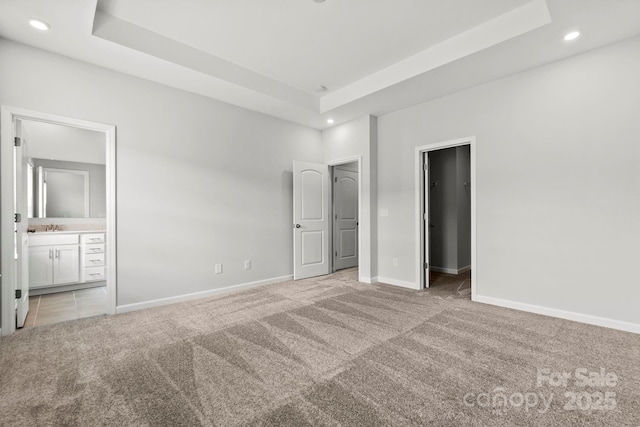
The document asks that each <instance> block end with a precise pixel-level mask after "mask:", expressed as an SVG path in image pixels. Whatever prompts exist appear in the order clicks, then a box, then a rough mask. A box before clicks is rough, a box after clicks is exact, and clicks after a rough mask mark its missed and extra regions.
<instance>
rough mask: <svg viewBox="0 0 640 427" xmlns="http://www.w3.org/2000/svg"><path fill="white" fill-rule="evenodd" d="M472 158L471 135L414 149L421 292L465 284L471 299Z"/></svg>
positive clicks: (473, 238)
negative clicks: (433, 286)
mask: <svg viewBox="0 0 640 427" xmlns="http://www.w3.org/2000/svg"><path fill="white" fill-rule="evenodd" d="M475 156H476V147H475V138H474V137H469V138H464V139H459V140H454V141H446V142H442V143H436V144H430V145H425V146H422V147H417V148H416V151H415V157H416V229H417V230H419V238H418V239H416V240H417V247H416V255H417V257H416V258H417V259H418V260H419V264H418V266H417V272H416V277H417V278H418V284H417V285H418V288H419V289H425V288H429V287H431V286H432V285H439V284H443V285H444V284H446V285H449V284H452V283H454V282H455V283H457V282H460V283H463V282H465V281H467V282H466V286H467V289H466V292H467V295H468V294H469V293H470V294H471V299H472V300H475V292H476V284H477V283H476V271H475V268H474V267H475V260H476V250H475V242H476V221H475V215H476V210H475V204H476V195H475ZM458 279H459V280H458ZM468 280H470V282H471V283H470V289H469V285H468ZM462 291H464V290H462Z"/></svg>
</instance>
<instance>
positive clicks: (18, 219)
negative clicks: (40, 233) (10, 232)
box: [13, 213, 22, 222]
mask: <svg viewBox="0 0 640 427" xmlns="http://www.w3.org/2000/svg"><path fill="white" fill-rule="evenodd" d="M13 221H14V222H22V214H19V213H16V214H13Z"/></svg>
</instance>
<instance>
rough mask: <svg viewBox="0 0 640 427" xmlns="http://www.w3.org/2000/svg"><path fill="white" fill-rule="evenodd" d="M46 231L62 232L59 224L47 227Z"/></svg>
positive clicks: (45, 227)
mask: <svg viewBox="0 0 640 427" xmlns="http://www.w3.org/2000/svg"><path fill="white" fill-rule="evenodd" d="M44 231H60V226H59V225H57V224H51V225H45V226H44Z"/></svg>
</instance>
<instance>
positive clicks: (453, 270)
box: [431, 265, 471, 275]
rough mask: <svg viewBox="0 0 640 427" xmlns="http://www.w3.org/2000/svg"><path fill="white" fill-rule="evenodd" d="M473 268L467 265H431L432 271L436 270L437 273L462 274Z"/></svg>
mask: <svg viewBox="0 0 640 427" xmlns="http://www.w3.org/2000/svg"><path fill="white" fill-rule="evenodd" d="M469 270H471V266H470V265H467V266H466V267H462V268H457V269H456V268H444V267H433V266H432V267H431V271H434V272H436V273H447V274H455V275H458V274H461V273H464V272H465V271H469Z"/></svg>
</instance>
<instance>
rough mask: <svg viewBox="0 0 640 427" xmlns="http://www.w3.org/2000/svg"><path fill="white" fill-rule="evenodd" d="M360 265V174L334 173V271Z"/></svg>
mask: <svg viewBox="0 0 640 427" xmlns="http://www.w3.org/2000/svg"><path fill="white" fill-rule="evenodd" d="M357 265H358V173H357V172H353V171H348V170H342V169H339V168H337V167H336V168H335V169H334V173H333V269H334V270H341V269H344V268H351V267H355V266H357Z"/></svg>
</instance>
